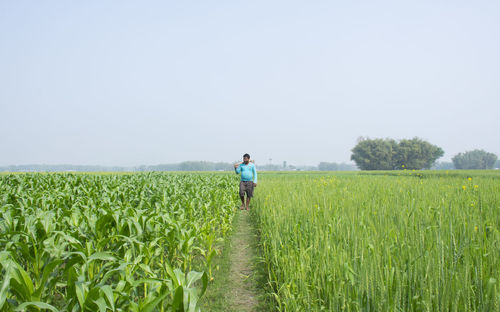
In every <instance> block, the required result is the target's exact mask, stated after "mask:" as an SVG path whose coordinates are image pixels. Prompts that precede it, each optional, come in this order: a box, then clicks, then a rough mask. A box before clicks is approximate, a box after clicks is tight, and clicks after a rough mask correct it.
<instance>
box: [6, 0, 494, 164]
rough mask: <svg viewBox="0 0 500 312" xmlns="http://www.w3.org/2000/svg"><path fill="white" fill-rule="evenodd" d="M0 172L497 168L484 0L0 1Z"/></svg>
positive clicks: (490, 4)
mask: <svg viewBox="0 0 500 312" xmlns="http://www.w3.org/2000/svg"><path fill="white" fill-rule="evenodd" d="M0 116H1V122H0V146H1V149H0V165H12V164H29V163H39V164H57V163H69V164H81V165H123V166H133V165H140V164H145V165H152V164H159V163H175V162H180V161H183V160H209V161H233V160H237V159H240V158H241V155H242V154H243V153H246V152H248V153H250V154H251V155H252V157H253V158H254V159H256V162H257V163H268V162H269V159H270V158H272V159H273V160H272V162H273V163H281V162H282V161H283V160H287V161H288V163H289V164H295V165H304V164H311V165H315V164H317V163H318V162H320V161H335V162H342V161H345V162H347V161H349V159H350V154H351V152H350V150H351V149H352V148H353V147H354V145H355V144H356V139H357V138H358V137H359V136H368V137H371V138H376V137H390V138H395V139H401V138H412V137H415V136H418V137H420V138H423V139H426V140H428V141H429V142H431V143H433V144H436V145H438V146H440V147H442V148H443V149H444V150H445V156H444V157H443V158H442V159H441V160H450V159H451V157H452V156H453V155H455V154H457V153H458V152H463V151H466V150H471V149H475V148H480V149H485V150H487V151H489V152H493V153H496V154H497V155H499V156H500V139H499V137H500V136H499V134H500V128H499V120H500V2H499V1H481V0H478V1H461V0H453V1H451V0H450V1H439V0H431V1H373V0H370V1H291V0H286V1H248V0H246V1H237V0H230V1H207V0H203V1H123V0H120V1H62V0H61V1H35V0H33V1H22V0H1V1H0Z"/></svg>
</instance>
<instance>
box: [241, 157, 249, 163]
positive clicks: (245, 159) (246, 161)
mask: <svg viewBox="0 0 500 312" xmlns="http://www.w3.org/2000/svg"><path fill="white" fill-rule="evenodd" d="M243 162H244V163H245V165H247V164H248V163H249V162H250V158H248V157H243Z"/></svg>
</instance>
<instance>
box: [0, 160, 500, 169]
mask: <svg viewBox="0 0 500 312" xmlns="http://www.w3.org/2000/svg"><path fill="white" fill-rule="evenodd" d="M233 168H234V167H233V164H232V163H227V162H210V161H184V162H181V163H177V164H160V165H153V166H136V167H123V166H121V167H120V166H83V165H36V164H33V165H17V166H3V167H0V172H61V171H86V172H120V171H121V172H132V171H232V170H233ZM495 168H499V169H500V160H497V161H496V163H495ZM257 169H258V170H260V171H318V170H319V171H354V170H359V169H358V168H357V167H356V166H355V165H352V164H347V163H335V162H320V163H319V165H318V166H294V165H285V166H283V165H276V164H264V165H259V164H258V163H257ZM453 169H456V168H455V165H454V163H453V162H436V163H434V165H433V166H432V167H431V170H453Z"/></svg>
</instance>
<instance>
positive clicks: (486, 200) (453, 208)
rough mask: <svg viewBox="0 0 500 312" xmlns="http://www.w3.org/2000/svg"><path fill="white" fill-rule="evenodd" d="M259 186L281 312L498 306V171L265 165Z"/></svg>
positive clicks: (258, 214) (269, 266) (260, 216)
mask: <svg viewBox="0 0 500 312" xmlns="http://www.w3.org/2000/svg"><path fill="white" fill-rule="evenodd" d="M389 174H390V175H391V176H389ZM259 192H260V193H259V195H258V197H256V202H255V205H256V209H254V213H255V215H254V217H255V222H256V226H257V228H259V230H260V239H261V246H262V250H263V261H264V263H265V265H266V272H267V276H268V284H269V285H268V292H269V297H270V298H271V299H272V301H273V302H274V306H275V309H276V310H278V311H500V307H499V305H500V291H499V282H500V280H499V278H500V217H499V214H500V175H499V174H498V172H496V173H495V172H493V171H490V172H486V173H473V172H470V173H468V172H463V173H459V174H447V173H440V174H432V173H430V172H429V173H422V172H418V171H417V172H392V173H390V172H378V173H376V174H366V175H364V174H347V175H332V174H318V173H316V174H313V173H309V174H304V173H302V174H282V173H276V174H267V175H265V174H263V175H262V178H261V183H260V185H259Z"/></svg>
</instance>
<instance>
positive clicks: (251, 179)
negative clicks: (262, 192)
mask: <svg viewBox="0 0 500 312" xmlns="http://www.w3.org/2000/svg"><path fill="white" fill-rule="evenodd" d="M234 171H236V174H240V173H241V181H240V198H241V207H240V209H241V210H243V209H245V208H246V210H249V205H250V199H251V198H252V196H253V188H254V187H257V170H256V169H255V165H254V164H252V163H251V162H250V155H248V154H245V155H243V162H239V163H236V164H234ZM245 193H247V202H246V205H245Z"/></svg>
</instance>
